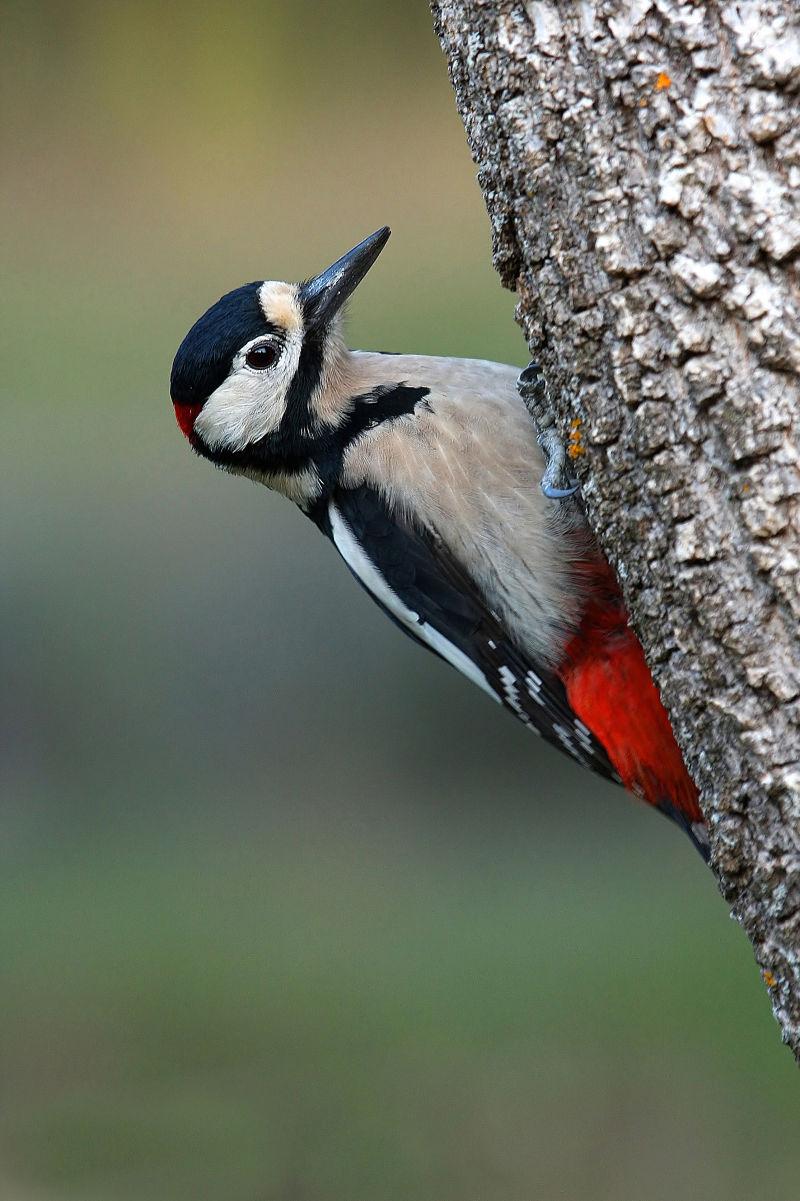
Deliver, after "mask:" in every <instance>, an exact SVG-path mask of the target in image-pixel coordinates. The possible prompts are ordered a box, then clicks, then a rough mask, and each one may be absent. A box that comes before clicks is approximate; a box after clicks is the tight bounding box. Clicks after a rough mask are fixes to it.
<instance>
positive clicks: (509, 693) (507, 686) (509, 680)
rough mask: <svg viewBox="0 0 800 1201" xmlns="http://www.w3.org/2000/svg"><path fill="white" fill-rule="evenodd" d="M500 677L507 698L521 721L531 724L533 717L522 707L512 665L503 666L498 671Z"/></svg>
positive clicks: (527, 724)
mask: <svg viewBox="0 0 800 1201" xmlns="http://www.w3.org/2000/svg"><path fill="white" fill-rule="evenodd" d="M497 674H498V675H499V677H500V682H501V683H502V685H503V692H504V693H505V694H506V700H507V701H508V703H509V705H510V706H511V708H512V709H513V710H514V712H515V713H516V715H517V717H518V718H519V719H520V721H523V722H524V723H525V725H526V726H529V725H530V724H531V719H530V717H528V714H527V713H526V712H525V710H524V709H523V708H522V705H521V704H520V701H519V694H518V693H517V677H516V676H515V675H514V673H513V671H512V670H511V668H510V667H501V668H500V670H499V671H498V673H497Z"/></svg>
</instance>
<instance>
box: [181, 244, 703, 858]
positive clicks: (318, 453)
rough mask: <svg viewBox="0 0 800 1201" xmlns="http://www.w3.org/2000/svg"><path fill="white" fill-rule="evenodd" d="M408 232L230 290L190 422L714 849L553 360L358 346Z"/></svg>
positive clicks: (212, 453)
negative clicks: (543, 404)
mask: <svg viewBox="0 0 800 1201" xmlns="http://www.w3.org/2000/svg"><path fill="white" fill-rule="evenodd" d="M389 234H390V231H389V229H388V227H385V226H384V227H383V228H382V229H379V230H377V231H376V232H375V233H374V234H372V235H370V237H368V238H365V239H364V240H363V241H362V242H359V243H358V245H357V246H355V247H354V248H353V249H352V250H350V251H349V252H348V253H347V254H345V255H344V256H343V257H342V258H340V259H338V260H337V261H336V262H335V263H334V264H333V265H332V266H331V267H329V268H328V269H327V270H325V271H323V272H322V273H321V274H319V275H317V276H315V277H314V278H313V279H309V280H306V281H305V282H302V283H297V284H295V283H284V282H281V281H274V280H261V281H256V282H253V283H249V284H244V285H243V286H242V287H239V288H235V289H234V290H233V291H232V292H228V293H227V294H226V295H225V296H223V297H222V298H221V299H220V300H218V301H217V302H216V304H214V305H212V306H211V308H210V309H208V310H207V312H205V313H204V314H203V316H202V317H200V318H199V320H198V321H196V322H195V324H194V325H193V326H192V328H191V329H190V330H189V333H188V334H187V335H186V337H185V338H184V340H183V342H182V343H181V345H180V348H179V349H178V353H177V355H176V356H175V361H174V363H173V366H172V374H171V380H170V391H171V397H172V403H173V405H174V408H175V415H176V418H177V422H178V425H179V426H180V428H181V430H182V431H183V433H184V434H185V436H186V438H187V439H188V440H189V443H190V444H191V446H192V448H193V449H194V450H195V451H196V452H197V454H199V455H201V456H203V457H204V458H206V459H209V460H210V461H211V462H212V463H214V464H215V465H216V466H217V467H221V468H223V469H224V470H226V471H230V472H233V473H235V474H237V475H243V476H246V477H248V478H249V479H251V480H254V481H256V482H258V483H261V484H265V485H266V486H267V487H268V488H271V489H273V490H274V491H276V492H279V493H282V494H283V495H284V496H286V497H288V498H289V500H292V501H294V503H295V504H296V505H297V506H298V507H299V508H300V509H301V511H302V512H303V513H305V515H306V516H307V517H309V518H310V519H311V520H312V521H313V522H314V523H315V524H316V525H317V526H318V527H319V529H320V530H321V531H322V533H323V534H325V535H326V537H328V538H329V539H330V540H331V542H332V543H333V545H334V546H335V548H336V550H337V551H338V552H339V554H340V555H341V557H342V558H343V559H344V561H345V563H346V564H347V566H348V568H349V569H350V571H351V572H352V574H353V575H354V576H355V578H356V580H357V581H358V582H359V583H360V584H361V585H362V586H363V587H364V588H365V589H366V591H367V592H368V593H369V594H370V596H371V597H372V598H373V600H375V601H376V603H377V604H378V605H379V606H380V607H381V609H383V611H384V612H385V613H386V614H387V616H388V617H390V618H391V619H392V620H393V621H394V622H395V623H396V624H397V625H398V626H400V628H401V629H402V630H404V631H405V633H406V634H408V635H410V636H411V637H412V638H413V639H414V640H415V641H416V642H418V643H420V644H422V645H423V646H426V647H427V648H428V649H430V650H432V651H433V652H434V653H435V654H437V655H439V656H440V657H441V658H442V659H444V660H446V661H447V662H448V663H450V664H452V666H454V667H456V668H457V669H458V670H459V671H461V672H463V674H464V675H465V676H467V677H468V678H469V679H470V680H472V681H473V682H474V683H475V684H477V685H478V686H479V687H480V688H482V689H483V690H484V691H485V692H487V693H488V694H489V696H491V697H492V698H493V699H494V700H495V701H498V702H500V704H502V705H504V706H505V708H506V709H508V710H510V712H511V713H513V714H514V716H515V717H517V718H518V719H519V720H520V721H521V722H523V723H524V724H525V725H526V726H528V727H529V728H530V729H531V730H533V731H534V732H535V733H538V734H540V735H542V736H543V737H544V738H545V739H546V740H547V741H548V742H550V743H552V744H553V745H555V746H556V747H558V748H559V749H561V750H563V751H566V752H567V753H568V754H570V755H571V756H572V757H573V758H574V759H576V760H577V761H578V762H579V763H581V764H583V765H585V766H586V767H588V768H591V769H593V770H594V771H595V772H597V773H599V774H600V775H601V776H604V777H606V778H608V779H611V780H614V781H616V782H617V783H620V784H622V785H623V786H624V787H625V788H627V789H628V790H629V791H630V792H632V793H634V794H635V795H636V796H638V797H640V798H641V799H643V800H644V801H646V802H648V803H649V804H650V805H652V806H654V807H655V808H657V809H659V810H661V811H662V812H663V813H665V814H667V815H668V816H669V817H671V818H672V819H673V820H674V821H676V822H677V823H678V824H679V825H680V826H681V827H682V828H683V829H684V830H685V831H686V833H687V834H688V835H689V837H690V838H691V840H692V841H693V843H694V845H695V846H696V847H697V849H698V850H699V851H700V853H701V854H702V855H703V857H704V858H705V859H707V858H708V846H709V844H708V834H707V828H706V825H705V823H704V819H703V815H702V812H701V810H700V807H699V805H698V799H697V790H696V788H695V785H694V783H693V782H692V780H691V777H690V776H689V774H688V772H687V770H686V767H685V765H684V762H683V759H682V757H681V753H680V750H679V748H678V745H677V743H676V741H675V738H674V735H673V732H672V729H671V727H670V724H669V720H668V718H667V714H666V712H665V710H664V707H663V705H662V703H661V700H660V697H659V694H658V691H657V689H656V686H655V684H654V682H653V680H652V677H651V675H650V672H649V670H648V668H647V665H646V662H645V659H644V655H643V652H642V648H641V645H640V644H639V642H638V640H637V638H636V635H635V634H634V632H633V630H632V629H631V626H630V623H629V621H628V615H627V612H626V610H625V605H624V602H623V599H622V596H621V593H620V590H619V587H618V585H617V582H616V579H615V577H614V575H613V573H612V571H611V569H610V567H609V565H608V563H607V561H606V560H605V559H604V557H603V555H602V553H601V551H600V549H599V548H598V546H597V544H596V542H595V541H594V539H593V537H592V535H591V534H590V531H589V529H588V526H587V524H586V520H585V517H584V514H583V511H582V508H581V506H580V504H579V503H578V501H577V499H576V498H574V497H570V493H571V492H572V491H573V490H574V489H573V486H572V485H570V486H569V487H559V486H558V480H555V483H554V476H553V471H552V466H551V467H550V468H548V463H547V458H546V456H545V455H543V453H542V449H541V446H540V441H539V438H538V437H537V428H536V425H535V424H534V421H533V419H532V417H531V414H530V413H529V411H528V408H527V407H526V404H525V401H524V399H523V395H521V392H522V393H523V394H526V393H530V392H531V391H532V390H534V391H535V390H536V388H537V387H538V386H539V381H538V380H537V378H536V372H535V371H532V370H531V369H529V370H528V371H527V372H524V373H523V375H522V377H521V380H520V381H518V378H517V377H518V375H519V371H518V368H515V367H510V366H506V365H504V364H500V363H493V362H486V361H482V360H475V359H454V358H435V357H429V356H423V355H406V354H402V355H398V354H387V353H379V352H369V351H360V350H355V351H354V350H349V349H348V347H347V346H346V344H345V341H344V336H343V329H342V315H343V307H344V305H345V302H346V301H347V300H348V298H349V297H350V296H351V295H352V293H353V292H354V290H355V289H356V287H357V286H358V284H359V283H360V282H361V280H362V279H363V278H364V276H365V275H366V274H367V272H368V271H369V269H370V268H371V267H372V265H373V264H374V263H375V261H376V259H377V258H378V256H379V254H380V253H381V251H382V250H383V247H384V246H385V245H386V242H387V241H388V238H389ZM518 383H519V386H518ZM529 399H530V396H529ZM544 443H545V447H546V449H548V450H549V451H552V449H553V440H552V431H550V437H549V440H548V439H545V440H544ZM543 477H544V480H545V481H546V485H545V487H544V488H542V487H540V484H541V483H542V480H543Z"/></svg>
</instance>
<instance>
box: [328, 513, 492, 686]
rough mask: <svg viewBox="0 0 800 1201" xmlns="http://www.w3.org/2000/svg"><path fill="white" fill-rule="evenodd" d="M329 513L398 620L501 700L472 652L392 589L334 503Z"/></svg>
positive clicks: (345, 553) (344, 545)
mask: <svg viewBox="0 0 800 1201" xmlns="http://www.w3.org/2000/svg"><path fill="white" fill-rule="evenodd" d="M328 514H329V516H330V520H331V533H332V534H333V541H334V544H335V546H336V549H337V550H338V552H339V554H340V555H341V556H342V558H343V559H344V561H345V563H346V564H347V565H348V567H349V568H350V570H351V571H352V572H353V573H354V575H356V576H357V577H358V579H359V580H360V581H361V583H362V584H363V585H364V587H365V588H367V589H368V590H369V592H371V593H372V595H373V596H374V597H375V598H376V600H379V601H380V602H381V604H382V605H384V606H385V607H386V608H387V609H388V610H389V612H390V613H391V614H392V615H393V616H394V617H396V618H397V620H398V621H400V622H402V624H403V625H404V626H406V627H407V628H408V629H409V630H411V631H412V632H413V633H414V634H416V636H417V637H418V638H421V639H422V641H423V642H426V643H427V644H428V646H429V647H431V649H432V650H435V651H437V652H438V653H439V654H440V655H441V656H442V658H443V659H446V660H447V662H448V663H450V664H451V665H452V666H453V667H455V668H457V670H458V671H460V672H462V673H463V674H464V675H465V676H466V677H467V679H469V680H472V682H473V684H477V685H478V687H479V688H482V689H483V691H484V692H487V693H488V694H489V696H490V697H492V699H493V700H495V701H499V700H500V697H499V696H498V695H497V693H496V692H495V691H494V689H493V688H492V687H491V685H490V684H489V681H488V680H487V679H486V676H485V675H484V674H483V672H482V671H479V669H478V668H477V667H476V666H475V664H474V663H473V662H472V660H471V659H470V658H469V656H468V655H465V654H464V652H463V651H461V650H459V649H458V647H457V646H453V644H452V642H449V641H448V640H447V638H445V637H444V635H443V634H440V633H439V631H438V630H436V629H434V628H433V626H430V625H428V623H427V622H425V621H421V620H420V616H419V614H418V613H415V612H414V610H413V609H409V607H408V605H406V604H404V603H403V601H402V600H401V599H400V597H399V596H398V595H397V594H396V593H395V592H393V591H392V589H391V588H390V587H389V585H388V584H387V582H386V580H385V579H384V578H383V576H382V575H381V573H380V572H379V571H378V569H377V567H376V566H375V564H374V563H372V561H371V560H370V559H369V557H368V556H367V555H366V554H365V553H364V551H363V550H362V549H361V547H360V546H359V544H358V542H357V541H356V539H355V538H354V537H353V534H352V531H351V530H350V529H349V527H348V526H347V524H346V522H345V521H344V518H343V517H342V515H341V513H339V511H338V510H337V508H336V506H335V505H334V504H331V505H330V506H329V508H328Z"/></svg>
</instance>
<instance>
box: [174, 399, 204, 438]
mask: <svg viewBox="0 0 800 1201" xmlns="http://www.w3.org/2000/svg"><path fill="white" fill-rule="evenodd" d="M173 404H174V405H175V420H176V421H177V423H178V425H179V426H180V427H181V431H182V433H184V434H185V435H186V437H187V438H191V436H192V431H193V429H194V423H195V418H196V417H197V414H198V413H199V412H200V410H201V409H202V407H203V406H202V405H201V404H200V405H182V404H178V402H177V401H173Z"/></svg>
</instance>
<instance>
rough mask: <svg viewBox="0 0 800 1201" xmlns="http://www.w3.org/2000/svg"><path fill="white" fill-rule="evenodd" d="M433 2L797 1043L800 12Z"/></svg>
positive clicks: (591, 512)
mask: <svg viewBox="0 0 800 1201" xmlns="http://www.w3.org/2000/svg"><path fill="white" fill-rule="evenodd" d="M432 8H433V13H434V19H435V23H436V28H437V32H438V34H439V37H440V40H441V43H442V46H443V48H444V50H445V53H446V55H447V59H448V63H449V67H450V73H451V78H452V81H453V85H454V88H455V92H456V99H457V103H458V107H459V110H460V112H461V116H462V119H463V121H464V125H465V127H466V131H467V136H468V140H469V144H470V147H471V149H472V153H473V157H474V159H475V161H476V163H477V166H478V179H479V182H480V185H481V188H482V190H483V194H484V198H485V201H486V205H487V208H488V212H489V216H490V220H491V228H492V238H493V249H494V261H495V265H496V267H497V269H498V271H499V272H500V275H501V277H502V279H503V281H504V282H505V283H506V284H507V285H508V286H509V287H512V288H515V289H516V291H517V293H518V296H519V303H518V318H519V320H520V322H521V323H522V325H523V328H524V330H525V333H526V336H527V338H528V341H529V344H530V347H531V352H532V354H533V356H534V357H535V358H537V359H538V361H539V362H540V363H541V364H542V365H543V366H544V369H545V371H546V373H547V376H548V380H549V383H550V391H551V393H552V396H553V401H554V407H555V417H556V421H557V424H558V425H559V427H560V429H561V432H562V434H563V436H564V437H565V438H567V437H568V436H569V435H570V432H571V435H572V441H573V447H574V449H575V450H577V451H578V452H582V453H579V454H578V457H577V458H576V467H577V473H578V475H579V477H580V479H581V483H582V488H583V495H584V498H585V502H586V507H587V514H588V517H589V521H590V523H591V525H592V527H593V529H594V531H595V533H596V535H597V537H598V538H599V540H600V542H601V544H602V546H603V547H604V549H605V551H606V553H607V554H608V556H609V559H610V561H611V563H612V564H613V566H614V568H615V570H616V572H617V574H618V577H619V579H620V581H621V584H622V587H623V590H624V592H625V597H626V600H627V602H628V605H629V609H630V612H631V615H632V620H633V623H634V625H635V628H636V630H637V632H638V634H639V636H640V638H641V640H642V643H643V645H644V648H645V652H646V654H647V658H648V661H649V663H650V666H651V668H652V671H653V674H654V676H655V678H656V681H657V683H658V685H659V688H660V689H661V693H662V696H663V698H664V701H665V704H666V706H667V709H668V711H669V713H670V717H671V719H672V723H673V726H674V728H675V732H676V735H677V737H678V741H679V742H680V745H681V747H682V749H683V752H684V755H685V758H686V761H687V764H688V766H689V768H690V770H691V772H692V774H693V776H694V778H695V779H696V781H697V783H698V785H699V787H700V790H701V797H702V803H703V808H704V811H705V813H706V815H707V817H708V819H709V823H710V826H711V831H712V845H713V866H714V870H715V872H716V874H717V877H718V880H719V884H720V887H721V889H722V892H723V894H724V895H725V897H726V898H727V899H728V901H729V902H730V903H731V905H732V909H733V912H734V914H735V916H736V917H737V919H738V920H739V921H740V922H741V924H742V926H743V927H744V929H745V930H746V931H747V933H748V935H749V937H750V939H751V941H752V943H753V946H754V949H755V953H756V958H757V960H758V963H759V965H760V967H761V969H762V974H763V976H764V979H765V981H766V983H767V987H768V988H769V993H770V997H771V999H772V1003H773V1008H774V1011H775V1014H776V1017H777V1019H778V1021H779V1023H780V1026H781V1030H782V1033H783V1037H784V1039H785V1041H786V1042H787V1043H788V1044H789V1045H790V1046H791V1047H792V1049H793V1050H794V1052H795V1055H796V1056H798V1058H800V637H798V630H799V629H800V271H799V270H798V261H800V10H798V7H797V5H796V2H795V0H742V2H740V3H724V2H720V3H712V2H711V0H707V2H705V3H703V2H700V0H698V2H695V3H685V2H684V3H681V2H679V0H626V2H623V0H595V2H592V0H558V2H557V0H549V2H544V0H541V2H537V0H433V3H432ZM576 423H578V424H576ZM576 431H577V435H576Z"/></svg>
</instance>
